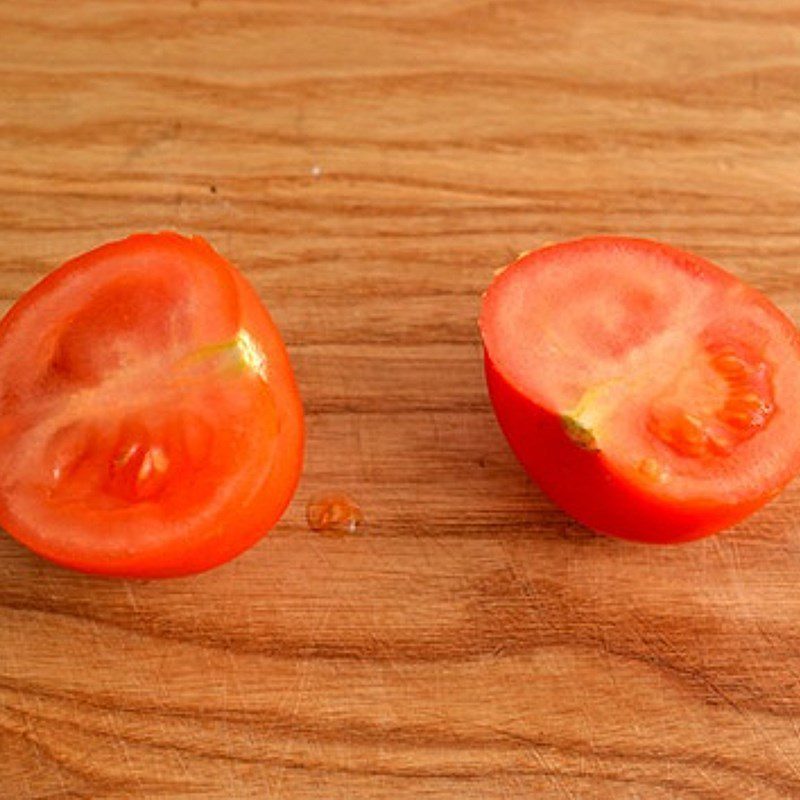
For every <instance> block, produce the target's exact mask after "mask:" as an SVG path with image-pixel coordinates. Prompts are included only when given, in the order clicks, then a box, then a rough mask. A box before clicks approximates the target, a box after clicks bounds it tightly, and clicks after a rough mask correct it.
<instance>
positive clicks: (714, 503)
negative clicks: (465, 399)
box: [480, 237, 800, 542]
mask: <svg viewBox="0 0 800 800" xmlns="http://www.w3.org/2000/svg"><path fill="white" fill-rule="evenodd" d="M480 329H481V334H482V337H483V343H484V357H485V358H484V361H485V368H486V378H487V384H488V388H489V394H490V397H491V400H492V404H493V406H494V410H495V413H496V415H497V418H498V421H499V423H500V426H501V428H502V430H503V432H504V433H505V436H506V438H507V439H508V441H509V443H510V445H511V448H512V449H513V451H514V453H515V454H516V456H517V457H518V459H519V460H520V462H521V463H522V465H523V466H524V467H525V469H526V471H527V472H528V473H529V475H530V476H531V477H532V478H533V479H534V480H535V481H536V482H537V483H538V484H539V485H540V486H541V487H542V489H543V490H544V491H545V492H546V493H547V494H548V495H550V497H551V498H552V499H553V500H554V501H555V502H556V503H557V504H558V505H560V506H561V507H562V508H563V509H564V510H566V511H567V512H568V513H569V514H571V515H572V516H574V517H575V518H576V519H577V520H579V521H580V522H582V523H584V524H585V525H587V526H588V527H590V528H593V529H595V530H597V531H601V532H604V533H608V534H612V535H616V536H620V537H623V538H628V539H634V540H640V541H648V542H678V541H687V540H690V539H695V538H698V537H701V536H705V535H708V534H711V533H714V532H716V531H718V530H720V529H722V528H725V527H727V526H729V525H731V524H733V523H735V522H737V521H739V520H741V519H742V518H743V517H745V516H747V515H748V514H750V513H751V512H753V511H754V510H756V509H757V508H759V507H760V506H761V505H763V504H764V503H765V502H767V501H768V500H769V499H770V498H772V497H774V496H775V495H776V494H777V493H778V492H779V491H780V490H781V488H782V487H783V486H784V485H785V484H786V483H788V482H789V480H791V478H792V477H793V476H794V475H795V474H797V473H798V471H800V425H798V424H797V420H796V419H795V417H794V414H795V413H796V412H797V409H798V408H800V334H798V331H797V328H796V327H795V326H794V325H793V324H792V322H791V321H790V320H789V319H788V318H787V317H786V316H785V315H784V314H783V313H782V312H781V311H779V310H778V309H777V308H776V307H775V306H774V305H773V304H772V303H771V302H770V301H769V300H768V299H767V298H766V297H764V295H762V294H761V293H759V292H758V291H756V290H755V289H753V288H751V287H749V286H747V285H745V284H744V283H742V282H741V281H740V280H738V279H736V278H735V277H733V276H732V275H731V274H729V273H727V272H725V271H724V270H722V269H721V268H719V267H717V266H715V265H713V264H711V263H710V262H708V261H705V260H704V259H702V258H698V257H697V256H694V255H690V254H688V253H684V252H681V251H679V250H676V249H675V248H672V247H669V246H667V245H663V244H659V243H656V242H651V241H646V240H640V239H628V238H622V237H597V238H590V239H583V240H579V241H574V242H567V243H564V244H559V245H554V246H552V247H547V248H544V249H542V250H539V251H537V252H533V253H529V254H526V255H524V256H522V257H520V258H519V260H517V261H515V262H514V263H512V264H511V265H510V266H509V267H508V268H507V269H505V270H504V271H503V272H502V273H501V274H499V275H498V276H497V278H496V279H495V280H494V282H493V283H492V285H491V286H490V288H489V290H488V291H487V293H486V295H485V297H484V302H483V307H482V310H481V316H480Z"/></svg>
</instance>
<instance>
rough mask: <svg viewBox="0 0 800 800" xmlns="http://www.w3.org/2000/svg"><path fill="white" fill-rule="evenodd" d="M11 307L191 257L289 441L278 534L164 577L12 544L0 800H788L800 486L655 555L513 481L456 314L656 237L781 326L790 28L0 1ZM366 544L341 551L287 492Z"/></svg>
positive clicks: (0, 595)
mask: <svg viewBox="0 0 800 800" xmlns="http://www.w3.org/2000/svg"><path fill="white" fill-rule="evenodd" d="M0 41H2V48H0V181H1V182H2V183H1V184H0V186H1V187H2V193H1V194H0V296H1V297H2V310H5V309H6V308H8V307H9V306H10V304H11V303H12V302H13V301H14V300H15V299H16V298H17V297H19V295H20V294H21V293H22V292H23V291H25V289H26V288H28V287H29V286H30V285H31V284H32V283H33V282H34V281H35V280H36V279H38V278H40V277H41V276H43V275H44V274H46V273H47V272H48V271H49V270H51V269H52V268H54V267H55V266H56V265H58V264H59V263H61V262H62V261H63V260H64V259H66V258H67V257H69V256H71V255H74V254H76V253H78V252H81V251H83V250H85V249H88V248H90V247H92V246H94V245H96V244H98V243H101V242H103V241H106V240H109V239H113V238H115V237H120V236H123V235H124V234H126V233H128V232H131V231H136V230H158V229H165V228H175V229H179V230H181V231H184V232H196V233H200V234H202V235H204V236H206V237H207V238H208V239H209V240H210V241H211V242H213V243H214V244H215V245H216V246H217V248H218V249H219V250H221V251H222V252H223V253H224V254H226V255H227V256H229V257H230V258H231V259H232V260H233V261H235V262H236V263H238V264H239V265H241V267H242V268H243V269H244V270H245V271H246V273H247V274H248V275H249V277H250V278H251V279H252V280H253V282H254V283H255V285H256V286H257V288H258V290H259V292H260V294H261V296H262V297H263V298H264V300H265V301H266V302H267V304H268V305H269V307H270V309H271V310H272V312H273V314H274V317H275V318H276V320H277V321H278V323H279V324H280V326H281V328H282V330H283V333H284V334H285V338H286V340H287V343H288V346H289V348H290V351H291V355H292V357H293V360H294V363H295V365H296V369H297V374H298V378H299V382H300V384H301V387H302V391H303V395H304V400H305V404H306V409H307V413H308V431H309V438H308V449H307V466H306V470H305V475H304V478H303V481H302V483H301V486H300V489H299V491H298V494H297V497H296V499H295V502H294V503H293V504H292V506H291V508H290V509H289V511H288V513H287V514H286V516H285V518H284V520H283V522H282V523H281V524H280V526H279V528H278V529H277V530H276V531H275V532H274V533H273V534H272V535H271V536H269V537H268V538H267V539H265V540H264V541H263V542H262V543H261V544H260V545H258V546H257V547H255V548H254V549H253V550H251V551H250V552H248V553H247V554H245V555H244V556H242V557H240V558H239V559H238V560H236V561H235V562H233V563H231V564H229V565H227V566H225V567H223V568H221V569H218V570H216V571H213V572H210V573H208V574H205V575H202V576H200V577H196V578H191V579H186V580H176V581H168V582H150V583H145V582H139V583H136V582H123V581H105V580H97V579H91V578H88V577H83V576H79V575H76V574H71V573H69V572H66V571H63V570H60V569H57V568H55V567H52V566H50V565H48V564H46V563H44V562H42V561H40V560H39V559H37V558H35V557H33V556H32V555H30V554H28V553H27V552H26V551H24V550H23V549H22V548H20V547H19V546H17V545H16V544H15V543H14V542H13V541H12V540H10V539H9V538H8V537H6V536H5V535H2V536H0V798H3V800H5V799H6V798H8V800H18V799H23V800H27V799H28V798H39V799H40V800H44V799H45V798H51V799H54V798H59V799H62V800H66V798H70V799H73V798H74V799H76V800H77V798H87V799H89V798H91V800H96V799H97V798H109V799H111V798H114V799H117V798H140V797H141V798H156V800H162V799H164V798H170V799H172V798H187V799H189V800H197V799H199V798H221V799H223V800H227V799H235V798H270V800H275V799H281V800H283V799H291V800H293V799H294V798H298V799H303V800H306V799H309V798H311V799H313V800H316V799H317V798H319V799H320V800H337V799H339V798H342V799H347V800H351V799H352V798H391V799H392V800H398V799H403V798H456V799H459V800H460V799H461V798H466V799H472V798H490V799H491V798H580V799H581V800H583V799H584V798H601V799H604V798H613V799H614V800H628V799H631V800H632V799H633V798H637V799H641V800H666V799H667V798H669V799H670V800H671V799H672V798H703V799H706V798H707V799H708V800H712V799H713V798H726V799H730V798H764V799H765V800H769V799H771V798H797V797H800V523H799V522H798V519H799V518H800V486H798V485H797V484H795V485H794V487H793V488H790V489H789V490H788V491H787V492H786V493H784V494H783V495H782V496H781V497H780V498H779V499H778V500H777V501H776V502H774V503H773V504H772V505H771V506H770V507H769V508H768V509H766V510H765V511H763V512H761V513H759V514H758V515H757V516H755V517H753V518H752V519H750V520H748V521H747V522H745V523H743V524H742V525H740V526H739V527H738V528H737V529H735V530H734V531H732V532H730V533H729V534H727V535H724V536H721V537H718V538H713V539H710V540H707V541H703V542H699V543H696V544H693V545H690V546H684V547H680V548H672V549H669V548H667V549H658V548H647V547H642V546H635V545H630V544H624V543H620V542H617V541H612V540H609V539H605V538H600V537H597V536H594V535H592V534H590V533H589V532H587V531H586V530H584V529H582V528H581V527H580V526H578V525H577V524H575V523H573V522H571V521H570V520H569V519H567V518H566V517H565V516H563V515H562V514H561V513H560V512H559V511H558V510H556V509H555V508H553V507H552V506H551V505H550V504H549V503H548V502H547V501H546V500H545V499H544V498H543V497H542V496H541V494H540V493H539V492H538V490H537V489H536V488H535V487H533V486H532V485H530V484H529V482H528V481H527V480H526V478H525V476H524V475H523V473H522V471H521V470H520V469H519V467H518V466H517V464H516V463H515V462H514V460H513V458H512V456H511V455H510V453H509V451H508V449H507V447H506V445H505V442H504V440H503V438H502V436H501V434H500V432H499V431H498V428H497V426H496V424H495V422H494V419H493V417H492V413H491V411H490V408H489V404H488V401H487V398H486V394H485V389H484V384H483V378H482V371H481V358H480V347H479V343H478V336H477V331H476V325H475V320H476V313H477V310H478V306H479V301H480V293H481V292H482V290H483V289H484V288H485V287H486V285H487V283H488V282H489V281H490V279H491V277H492V271H493V269H495V268H497V267H499V266H501V265H502V264H504V263H505V262H507V261H508V260H509V259H510V258H511V257H512V256H513V255H514V254H515V253H517V252H519V251H521V250H525V249H530V248H532V247H535V246H537V245H541V244H542V243H545V242H548V241H553V240H560V239H566V238H569V237H575V236H578V235H582V234H587V233H598V232H599V233H617V232H624V233H630V234H640V235H645V236H650V237H655V238H659V239H664V240H666V241H669V242H672V243H674V244H676V245H679V246H681V247H684V248H687V249H691V250H694V251H697V252H698V253H700V254H702V255H704V256H707V257H709V258H711V259H714V260H716V261H719V262H720V263H722V264H724V265H726V266H727V267H729V268H730V269H731V270H733V271H734V272H735V273H736V274H738V275H740V276H741V277H743V278H745V279H747V280H749V281H750V282H752V283H754V284H755V285H756V286H758V287H760V288H761V289H762V290H764V291H765V292H767V293H768V294H769V295H770V297H771V298H772V299H773V300H775V301H776V302H777V303H778V304H779V305H781V306H782V307H783V308H784V309H785V310H786V311H787V312H788V313H789V314H790V315H792V316H793V317H794V319H795V320H797V319H798V318H800V271H799V270H800V268H799V267H798V257H799V256H800V2H796V1H795V0H757V2H756V0H714V2H701V1H700V0H698V1H697V2H692V1H691V0H675V1H674V2H671V1H669V0H587V1H586V2H578V1H577V0H539V1H538V2H519V1H518V0H464V1H463V2H461V1H456V0H435V1H432V2H422V0H402V2H394V3H390V2H379V0H372V1H371V2H370V1H369V0H337V1H336V2H291V0H285V2H271V1H270V2H245V1H244V0H214V1H213V2H212V1H211V0H192V1H191V2H189V1H188V0H187V2H177V1H176V0H159V1H158V2H156V0H135V1H134V0H131V1H129V2H101V0H93V1H90V0H80V1H77V0H71V2H64V3H56V2H42V1H41V0H40V1H39V2H33V1H32V0H25V2H16V1H14V2H12V0H2V3H0ZM329 490H337V491H346V492H349V493H351V494H352V495H353V497H354V498H356V499H357V500H358V501H359V502H360V503H361V504H362V506H363V509H364V513H365V515H366V518H367V525H366V527H365V528H364V531H363V533H361V534H359V535H355V536H343V537H338V538H337V537H330V536H322V535H320V534H318V533H312V532H311V531H309V530H308V529H307V527H306V525H305V519H304V506H305V503H306V501H307V500H308V498H309V497H310V496H312V495H314V494H318V493H319V492H325V491H329Z"/></svg>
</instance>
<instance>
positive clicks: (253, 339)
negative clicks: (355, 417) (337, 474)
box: [0, 233, 303, 577]
mask: <svg viewBox="0 0 800 800" xmlns="http://www.w3.org/2000/svg"><path fill="white" fill-rule="evenodd" d="M302 450H303V413H302V407H301V404H300V398H299V395H298V392H297V387H296V385H295V382H294V377H293V375H292V369H291V366H290V364H289V358H288V356H287V354H286V350H285V348H284V346H283V342H282V341H281V338H280V334H279V333H278V329H277V328H276V327H275V325H274V323H273V322H272V320H271V319H270V317H269V314H268V313H267V311H266V309H265V308H264V306H263V305H262V304H261V302H260V301H259V299H258V297H257V295H256V293H255V291H254V290H253V289H252V287H251V286H250V285H249V284H248V283H247V281H245V279H244V278H243V277H242V275H241V274H240V273H239V272H237V271H236V270H235V269H234V268H233V267H232V266H231V265H230V264H229V263H228V262H227V261H226V260H225V259H224V258H222V257H221V256H220V255H218V254H217V253H216V252H214V250H212V249H211V247H210V246H209V245H208V244H207V243H206V242H205V241H203V240H202V239H200V238H197V237H194V238H191V239H187V238H184V237H183V236H179V235H177V234H174V233H160V234H155V235H148V234H139V235H135V236H131V237H130V238H128V239H124V240H122V241H119V242H113V243H111V244H107V245H104V246H103V247H99V248H97V249H96V250H92V251H91V252H89V253H86V254H85V255H82V256H79V257H78V258H75V259H73V260H72V261H68V262H67V263H66V264H64V265H63V266H62V267H61V268H59V269H57V270H56V271H55V272H53V273H52V274H51V275H49V276H48V277H47V278H45V279H44V280H43V281H42V282H41V283H39V284H38V285H37V286H35V287H34V288H33V289H31V291H29V292H28V293H27V294H25V295H24V296H23V297H22V298H21V299H20V300H19V302H18V303H17V304H16V305H15V306H14V307H13V308H12V309H11V311H9V313H8V314H7V316H6V317H5V318H4V319H3V320H2V322H0V524H2V526H3V527H4V528H5V529H6V530H7V531H8V532H9V533H11V534H12V536H14V537H15V538H17V539H18V540H19V541H20V542H22V543H23V544H25V545H27V546H28V547H29V548H31V549H32V550H34V551H35V552H37V553H39V554H40V555H42V556H45V557H46V558H49V559H51V560H53V561H55V562H57V563H59V564H63V565H65V566H68V567H73V568H75V569H79V570H82V571H85V572H94V573H102V574H107V575H126V576H136V577H165V576H173V575H183V574H187V573H192V572H200V571H202V570H205V569H208V568H210V567H213V566H215V565H217V564H221V563H223V562H224V561H227V560H228V559H230V558H232V557H233V556H235V555H237V554H238V553H240V552H242V551H243V550H245V549H246V548H248V547H250V546H251V545H252V544H254V543H255V542H256V541H257V540H258V539H259V538H260V537H261V536H262V535H263V534H264V533H266V532H267V531H268V530H269V529H270V528H271V527H272V526H273V525H274V524H275V523H276V522H277V521H278V519H279V517H280V516H281V514H282V513H283V511H284V509H285V507H286V505H287V504H288V503H289V500H290V499H291V497H292V494H293V493H294V490H295V487H296V485H297V481H298V477H299V474H300V468H301V463H302Z"/></svg>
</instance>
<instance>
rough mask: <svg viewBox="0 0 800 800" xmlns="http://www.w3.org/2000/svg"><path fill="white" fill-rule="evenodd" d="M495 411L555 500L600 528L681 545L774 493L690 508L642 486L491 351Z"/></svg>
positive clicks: (487, 364)
mask: <svg viewBox="0 0 800 800" xmlns="http://www.w3.org/2000/svg"><path fill="white" fill-rule="evenodd" d="M484 369H485V375H486V383H487V387H488V390H489V397H490V398H491V401H492V406H493V407H494V413H495V416H496V417H497V421H498V423H499V424H500V428H501V430H502V431H503V434H504V435H505V437H506V439H507V440H508V443H509V445H510V446H511V449H512V451H513V452H514V455H515V456H516V457H517V459H518V460H519V462H520V463H521V464H522V466H523V467H524V469H525V471H526V472H527V473H528V475H529V476H530V478H531V479H532V480H533V481H535V482H536V483H537V484H538V485H539V487H540V488H541V489H542V490H543V491H544V492H545V494H547V495H548V497H550V499H551V500H552V501H553V502H554V503H555V504H556V505H558V506H560V507H561V508H562V509H563V510H564V511H566V512H567V513H568V514H569V515H570V516H572V517H574V518H575V519H576V520H578V522H580V523H582V524H583V525H586V526H587V527H588V528H591V529H592V530H595V531H598V532H599V533H605V534H609V535H612V536H617V537H619V538H622V539H630V540H633V541H638V542H647V543H652V544H677V543H681V542H688V541H692V540H693V539H699V538H701V537H703V536H709V535H711V534H713V533H716V532H717V531H720V530H722V529H724V528H727V527H728V526H730V525H733V524H735V523H737V522H739V521H740V520H742V519H744V518H745V517H747V516H748V515H749V514H751V513H753V512H754V511H756V510H757V509H758V508H760V507H761V506H762V505H764V504H765V503H766V502H767V500H769V497H764V498H762V499H760V500H757V501H751V502H748V503H739V504H735V505H724V504H723V505H721V504H717V503H714V504H701V503H698V504H695V505H693V506H686V505H681V504H677V503H668V502H665V501H663V500H661V501H660V500H659V499H658V498H656V497H654V496H653V495H648V494H645V493H643V492H640V491H637V489H636V487H634V486H632V485H631V484H629V483H627V482H626V481H625V480H623V479H622V478H621V477H620V476H619V475H617V474H615V472H614V471H613V470H612V469H610V467H609V465H608V463H607V462H606V461H605V459H604V458H603V456H602V454H600V453H598V452H594V451H591V450H587V449H585V448H583V447H580V446H578V445H576V444H575V443H574V442H573V441H572V440H571V439H570V438H569V436H567V434H566V432H565V430H564V425H563V423H562V421H561V419H560V417H559V416H558V415H556V414H553V413H552V412H551V411H548V410H546V409H544V408H542V407H541V406H539V405H537V404H536V403H535V402H533V401H532V400H530V399H529V398H527V397H525V396H523V395H522V394H521V393H520V392H519V391H518V390H517V389H516V388H515V387H514V386H513V385H512V384H511V383H510V382H509V381H507V380H506V379H505V378H504V377H503V376H502V374H501V373H500V372H499V371H498V369H497V368H496V366H495V365H494V364H493V362H492V360H491V358H490V357H489V355H488V353H485V352H484Z"/></svg>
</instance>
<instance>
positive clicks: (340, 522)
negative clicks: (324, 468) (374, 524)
mask: <svg viewBox="0 0 800 800" xmlns="http://www.w3.org/2000/svg"><path fill="white" fill-rule="evenodd" d="M306 520H307V521H308V527H309V528H310V529H311V530H312V531H318V532H320V533H328V534H348V533H349V534H353V533H356V532H357V531H358V528H359V527H360V526H361V525H362V524H363V522H364V514H363V512H362V511H361V508H360V506H359V505H358V504H357V503H356V502H355V501H354V500H353V499H352V498H351V497H349V496H348V495H346V494H342V493H331V494H324V495H315V496H313V497H312V498H311V499H310V500H309V501H308V505H307V506H306Z"/></svg>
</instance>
